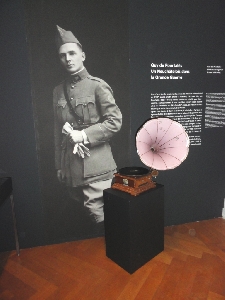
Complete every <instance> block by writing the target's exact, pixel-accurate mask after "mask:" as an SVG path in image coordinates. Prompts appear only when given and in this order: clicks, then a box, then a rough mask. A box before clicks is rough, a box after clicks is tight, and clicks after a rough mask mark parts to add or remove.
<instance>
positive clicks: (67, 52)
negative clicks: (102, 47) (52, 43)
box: [59, 43, 85, 74]
mask: <svg viewBox="0 0 225 300" xmlns="http://www.w3.org/2000/svg"><path fill="white" fill-rule="evenodd" d="M59 58H60V61H61V64H62V65H63V67H64V68H65V69H66V71H67V72H68V73H70V74H73V73H76V72H78V71H79V70H81V69H82V68H83V62H84V60H85V54H84V52H82V50H81V48H80V47H79V46H78V45H77V44H76V43H66V44H64V45H62V46H61V47H60V48H59Z"/></svg>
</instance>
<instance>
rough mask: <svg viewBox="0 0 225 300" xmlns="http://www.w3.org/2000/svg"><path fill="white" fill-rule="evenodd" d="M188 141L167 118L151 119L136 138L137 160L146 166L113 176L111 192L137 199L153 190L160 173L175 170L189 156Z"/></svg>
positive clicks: (123, 171) (130, 168)
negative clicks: (114, 190) (119, 191)
mask: <svg viewBox="0 0 225 300" xmlns="http://www.w3.org/2000/svg"><path fill="white" fill-rule="evenodd" d="M189 144H190V142H189V137H188V135H187V133H186V132H185V129H184V128H183V126H182V125H181V124H180V123H178V122H176V121H173V120H171V119H169V118H156V119H151V120H149V121H147V122H146V123H144V125H143V126H142V127H141V128H140V129H139V130H138V132H137V135H136V148H137V153H138V155H139V157H140V160H141V161H142V162H143V163H144V164H145V165H146V166H147V167H149V168H148V169H147V168H143V167H125V168H122V169H120V170H119V172H118V173H116V174H114V183H113V185H112V188H113V189H118V190H121V191H124V192H127V193H130V194H131V195H133V196H137V195H139V194H140V193H143V192H145V191H147V190H149V189H152V188H155V187H156V182H155V180H154V179H155V178H156V177H157V175H158V171H159V170H169V169H174V168H176V167H178V166H179V165H180V164H181V163H182V162H183V161H184V160H185V159H186V157H187V155H188V152H189Z"/></svg>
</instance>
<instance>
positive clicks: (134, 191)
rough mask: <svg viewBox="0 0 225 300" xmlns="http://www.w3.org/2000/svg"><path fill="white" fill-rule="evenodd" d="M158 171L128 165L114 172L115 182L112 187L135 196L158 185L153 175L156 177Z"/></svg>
mask: <svg viewBox="0 0 225 300" xmlns="http://www.w3.org/2000/svg"><path fill="white" fill-rule="evenodd" d="M157 175H158V171H156V170H153V169H149V170H148V169H146V168H142V167H126V168H122V169H120V170H119V172H118V173H116V174H114V176H115V179H114V184H113V185H112V188H114V189H118V190H121V191H124V192H127V193H130V194H131V195H133V196H137V195H139V194H140V193H142V192H144V191H147V190H149V189H151V188H154V187H155V186H156V183H155V181H153V179H152V177H156V176H157Z"/></svg>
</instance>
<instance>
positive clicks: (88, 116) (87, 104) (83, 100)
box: [76, 95, 99, 124]
mask: <svg viewBox="0 0 225 300" xmlns="http://www.w3.org/2000/svg"><path fill="white" fill-rule="evenodd" d="M76 112H77V114H78V115H79V116H82V117H83V120H84V123H85V124H90V123H95V122H97V121H98V115H99V114H98V112H97V107H96V103H95V97H94V95H90V96H85V97H80V98H77V99H76Z"/></svg>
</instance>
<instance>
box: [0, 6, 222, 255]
mask: <svg viewBox="0 0 225 300" xmlns="http://www.w3.org/2000/svg"><path fill="white" fill-rule="evenodd" d="M103 2H104V1H103ZM103 2H102V3H101V1H98V5H100V6H101V4H102V5H103V6H102V11H100V10H97V13H95V9H96V3H95V5H94V7H92V6H90V7H89V8H90V9H89V14H90V15H91V16H92V18H91V20H92V22H94V21H95V22H96V24H95V26H94V28H93V29H92V30H94V33H95V34H92V33H93V32H92V33H90V28H91V26H90V25H88V23H87V22H82V19H76V20H73V22H72V24H73V26H74V28H79V29H78V31H79V30H80V34H81V32H82V31H83V32H85V33H86V34H87V35H86V38H84V44H85V45H86V49H87V51H88V53H87V54H88V57H95V58H96V59H89V60H88V62H87V63H88V68H89V70H90V71H92V73H93V75H97V76H99V77H104V79H105V80H106V81H108V82H110V83H111V85H112V87H113V89H114V91H115V95H116V97H117V98H118V99H120V100H119V101H120V105H121V109H122V111H123V115H124V117H125V119H124V121H125V122H124V129H123V131H122V134H121V135H119V136H118V138H117V139H115V140H114V141H113V147H114V149H117V147H118V146H119V148H118V150H117V151H116V160H117V163H118V167H119V168H120V167H123V166H128V165H129V164H130V165H139V166H143V164H142V163H141V162H140V159H139V157H138V155H137V153H136V147H135V134H136V132H137V129H138V128H139V127H140V126H141V125H142V124H143V123H144V122H145V121H146V120H147V119H149V118H150V117H151V114H152V104H151V94H153V93H181V92H182V93H186V92H190V93H193V92H202V93H203V104H202V111H203V112H204V115H203V114H202V119H201V134H200V137H201V145H191V146H190V152H189V156H188V158H187V159H186V160H185V162H184V163H183V164H182V165H181V166H179V167H178V168H177V169H174V170H168V171H163V172H160V174H159V176H158V178H157V181H158V182H159V183H162V184H164V185H165V225H172V224H181V223H185V222H191V221H197V220H203V219H209V218H214V217H220V216H221V214H222V208H223V203H224V194H225V190H224V180H225V174H224V169H225V168H224V164H223V156H224V146H225V134H224V126H222V127H219V128H218V127H216V128H207V129H206V128H205V123H206V122H205V112H206V93H216V92H220V93H224V92H225V91H224V75H223V74H224V73H222V74H221V76H220V77H218V76H217V77H216V78H215V77H207V76H208V75H206V73H205V70H204V68H205V66H207V65H221V66H222V67H224V66H225V63H224V57H225V56H224V46H225V45H224V32H225V30H224V29H225V28H224V24H225V23H224V20H223V15H224V12H225V9H224V5H223V3H222V2H221V1H215V2H214V3H213V7H212V6H211V5H210V1H195V5H194V4H192V2H191V1H189V2H188V1H179V2H177V1H169V2H168V1H165V2H163V1H162V2H160V3H159V2H158V1H142V0H141V1H140V0H139V1H137V0H130V4H129V5H130V8H129V9H130V19H129V22H130V23H129V27H130V33H129V39H130V48H129V52H130V66H129V68H128V58H129V54H128V47H127V46H128V31H127V27H126V24H127V20H128V15H127V10H126V9H128V6H127V3H126V2H123V5H125V6H124V7H123V8H125V7H126V9H125V10H124V9H122V8H121V6H119V5H118V6H117V1H116V4H115V6H113V5H112V7H110V6H109V7H108V10H107V14H106V15H104V18H97V19H96V16H98V15H99V14H100V13H102V14H104V8H105V7H104V4H103ZM206 2H207V3H206ZM57 3H58V4H57V5H55V2H54V3H51V1H41V4H40V3H37V1H34V2H33V3H32V1H31V2H30V1H24V2H23V5H25V8H26V9H24V6H22V4H21V2H20V1H19V0H13V1H6V0H5V1H2V2H1V11H0V14H1V18H0V20H1V21H0V22H1V28H4V31H3V30H2V31H1V39H0V41H1V58H0V59H1V67H2V68H1V70H2V71H1V85H0V94H1V100H0V101H1V110H0V115H1V128H0V145H1V156H0V168H1V169H3V170H5V171H7V173H8V174H9V175H10V176H12V178H13V187H14V197H15V209H16V216H17V224H18V231H19V240H20V245H21V247H22V248H25V247H33V246H37V245H43V244H49V243H56V242H62V241H68V240H75V239H79V238H86V237H90V235H89V234H88V232H87V231H85V232H82V231H80V229H79V230H78V231H77V229H76V228H77V225H79V226H80V223H79V222H80V221H81V223H82V220H80V221H79V215H76V218H75V220H74V213H73V211H72V209H75V208H74V207H73V203H72V202H70V201H69V200H68V199H67V202H65V201H64V200H65V196H64V194H63V191H62V190H61V189H60V188H59V187H58V186H57V181H56V177H55V170H54V165H53V154H52V153H53V140H52V120H53V116H52V115H51V113H50V114H49V112H51V109H52V102H51V93H52V88H53V87H54V85H55V84H57V83H58V81H59V80H60V79H61V78H62V77H61V74H62V72H61V70H60V69H59V68H58V67H57V64H56V57H57V53H56V52H54V51H55V49H54V45H53V41H52V40H51V39H52V37H53V35H54V30H55V29H54V26H55V24H56V23H60V24H61V26H62V27H63V26H65V28H70V25H71V21H70V19H68V18H65V15H66V16H67V14H68V13H69V11H70V10H71V6H70V5H74V3H73V1H68V3H69V5H67V6H64V5H63V3H62V2H61V1H58V2H57ZM82 3H83V4H82V5H81V6H80V8H81V9H83V12H85V5H86V4H87V3H88V1H83V2H82ZM205 3H206V4H205ZM53 4H54V5H53ZM26 5H27V6H26ZM32 5H33V8H32ZM98 7H99V6H98ZM203 7H204V10H202V8H203ZM113 9H114V10H115V13H112V10H113ZM64 10H65V11H64ZM110 11H111V12H110ZM124 11H125V14H126V17H124ZM69 15H70V13H69ZM117 17H118V18H117ZM87 19H88V18H87ZM87 19H86V21H87ZM24 20H25V23H24ZM107 20H108V21H109V23H107V25H105V22H107ZM118 20H119V22H118ZM110 22H113V23H114V24H116V23H118V27H117V31H116V34H115V32H114V34H113V35H112V38H111V36H110V35H107V34H106V31H105V30H106V28H107V30H110ZM25 24H26V28H25ZM60 24H59V25H60ZM92 24H93V23H92ZM111 24H112V23H111ZM212 24H213V25H212ZM205 26H206V27H205ZM205 28H206V29H205ZM118 29H123V30H118ZM88 32H89V33H88ZM111 32H112V31H111ZM81 35H82V36H85V35H83V34H81ZM96 36H97V38H98V39H100V40H101V42H98V43H97V44H96ZM45 45H47V48H46V49H45ZM27 47H28V48H27ZM49 47H50V48H49ZM48 49H50V50H49V51H48ZM107 49H111V50H110V51H112V50H113V51H112V52H113V54H112V53H111V52H110V51H107ZM92 52H93V53H92ZM43 53H44V55H43ZM115 53H116V54H115ZM28 58H29V59H28ZM28 61H29V62H28ZM153 62H154V63H159V64H160V63H166V62H168V63H182V64H183V65H184V66H185V68H187V69H190V70H191V75H193V76H191V77H189V78H188V77H186V79H184V80H183V81H182V82H178V81H176V82H175V81H174V82H173V83H172V82H171V81H163V80H161V81H157V83H155V82H154V83H153V81H152V80H151V63H153ZM115 64H116V68H114V67H113V66H115ZM105 66H109V68H107V69H106V67H105ZM107 70H110V72H109V71H107ZM129 70H130V71H129ZM128 71H129V72H130V73H128ZM96 73H98V74H96ZM129 74H130V75H129ZM129 77H130V87H129V86H128V85H129ZM43 81H45V83H46V88H45V89H44V90H43ZM129 90H130V92H129ZM129 94H130V96H129ZM129 106H131V112H130V111H129ZM129 139H130V145H128V143H129ZM129 146H130V149H131V151H129ZM130 155H131V159H130V160H129V158H130ZM46 162H47V164H46ZM49 182H50V183H51V184H49ZM62 200H63V201H62ZM14 248H15V246H14V239H13V230H12V220H11V211H10V204H9V201H8V202H6V203H5V204H4V206H2V207H1V209H0V251H5V250H9V249H14Z"/></svg>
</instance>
